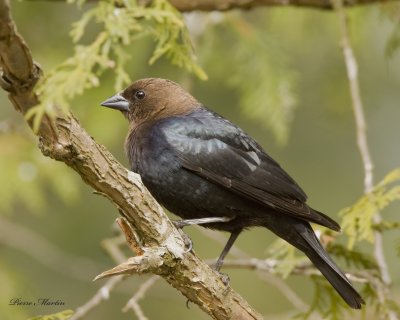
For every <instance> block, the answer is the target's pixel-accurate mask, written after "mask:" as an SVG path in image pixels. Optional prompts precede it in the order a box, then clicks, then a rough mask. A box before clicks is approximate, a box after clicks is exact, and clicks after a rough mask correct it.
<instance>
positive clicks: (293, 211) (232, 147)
mask: <svg viewBox="0 0 400 320" xmlns="http://www.w3.org/2000/svg"><path fill="white" fill-rule="evenodd" d="M161 127H162V130H163V133H164V135H165V139H166V140H167V142H168V144H169V145H170V147H171V148H172V149H173V150H174V151H175V152H176V154H177V155H178V157H179V158H180V160H181V163H182V166H183V167H184V168H185V169H187V170H189V171H191V172H193V173H195V174H197V175H199V176H201V177H203V178H205V179H207V180H209V181H211V182H213V183H216V184H218V185H220V186H223V187H224V188H226V189H229V190H231V191H232V192H234V193H236V194H238V195H240V196H242V197H244V198H247V199H250V200H252V201H255V202H257V203H259V204H261V205H264V206H266V207H268V208H273V209H274V210H276V211H279V212H282V213H285V214H289V215H291V216H294V217H297V218H299V219H302V220H306V221H311V222H315V223H318V224H321V225H323V226H326V227H328V228H331V229H333V230H339V229H340V227H339V225H338V224H337V223H336V222H335V221H334V220H332V219H331V218H329V217H328V216H326V215H324V214H322V213H320V212H318V211H315V210H313V209H311V208H310V207H309V206H308V205H307V204H306V203H305V201H306V200H307V197H306V194H305V193H304V191H303V190H302V189H301V188H300V187H299V186H298V185H297V184H296V182H295V181H294V180H293V179H292V178H291V177H290V176H289V175H288V174H287V173H286V172H285V171H284V170H283V169H282V168H281V167H280V165H279V164H278V163H277V162H275V161H274V160H273V159H272V158H271V157H270V156H268V155H267V154H266V153H265V152H264V150H263V149H262V148H261V146H260V145H258V144H257V143H256V142H255V141H254V140H253V139H252V138H250V137H249V136H248V135H247V134H246V133H245V132H243V131H242V130H241V129H240V128H238V127H237V126H235V125H233V124H232V123H231V122H229V121H228V120H226V119H223V118H221V117H219V116H218V115H216V114H214V113H211V112H202V113H201V114H197V115H196V117H193V116H192V117H190V116H186V117H176V118H174V120H173V121H165V123H164V125H162V126H161Z"/></svg>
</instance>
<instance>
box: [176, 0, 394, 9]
mask: <svg viewBox="0 0 400 320" xmlns="http://www.w3.org/2000/svg"><path fill="white" fill-rule="evenodd" d="M170 2H171V3H172V4H173V5H174V6H175V7H176V8H177V9H178V10H179V11H194V10H201V11H214V10H216V11H226V10H231V9H251V8H255V7H261V6H264V7H265V6H268V7H271V6H285V7H286V6H295V7H309V8H315V9H327V10H332V9H333V1H331V0H171V1H170ZM381 2H387V1H382V0H354V1H353V0H345V1H343V4H344V5H345V6H348V7H352V6H357V5H363V4H371V3H381Z"/></svg>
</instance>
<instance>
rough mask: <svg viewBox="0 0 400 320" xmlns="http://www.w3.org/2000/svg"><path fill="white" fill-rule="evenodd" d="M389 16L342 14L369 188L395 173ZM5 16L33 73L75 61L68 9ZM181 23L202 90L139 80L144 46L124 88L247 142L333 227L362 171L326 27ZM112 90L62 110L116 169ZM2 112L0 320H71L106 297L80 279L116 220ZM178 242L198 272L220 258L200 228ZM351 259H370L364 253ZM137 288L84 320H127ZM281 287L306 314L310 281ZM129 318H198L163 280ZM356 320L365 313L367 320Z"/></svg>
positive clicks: (387, 9)
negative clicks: (198, 260) (184, 99)
mask: <svg viewBox="0 0 400 320" xmlns="http://www.w3.org/2000/svg"><path fill="white" fill-rule="evenodd" d="M83 9H84V10H85V9H87V7H86V6H84V7H83ZM396 10H397V11H398V10H399V7H398V5H397V7H396V4H387V5H385V6H376V5H370V6H363V7H358V8H353V9H349V10H347V12H348V15H349V17H350V31H351V38H352V42H353V45H354V49H355V54H356V57H357V59H358V63H359V69H360V70H359V71H360V82H361V94H362V98H363V102H364V106H365V112H366V117H367V121H368V139H369V143H370V147H371V152H372V156H373V161H374V163H375V179H376V182H378V181H379V180H381V179H382V178H383V177H384V176H385V175H386V174H387V173H388V172H389V171H391V170H393V169H395V168H398V167H400V148H399V137H400V126H399V119H400V105H399V101H400V52H398V51H391V50H390V39H391V37H393V33H394V32H396V27H397V28H398V26H397V25H396V21H395V19H393V17H392V16H391V14H390V13H391V12H395V11H396ZM12 13H13V16H14V19H15V21H16V23H17V26H18V29H19V32H20V33H21V34H22V35H23V37H24V38H25V40H26V41H27V43H28V45H29V46H30V48H31V50H32V54H33V57H34V59H35V60H36V61H37V62H39V63H40V64H41V66H42V68H43V70H44V71H45V72H48V71H49V70H51V69H52V68H53V67H55V66H56V65H57V64H59V63H60V62H61V61H63V60H65V59H66V58H67V57H69V56H70V55H71V54H72V53H73V45H72V42H71V39H70V37H69V35H68V33H69V30H70V27H71V24H72V23H73V22H74V21H76V20H78V19H79V18H80V16H81V14H82V13H81V11H80V10H78V9H77V8H76V7H75V6H73V5H67V4H65V3H63V2H60V3H54V2H51V1H48V2H36V1H23V2H20V1H12ZM185 19H186V21H187V24H188V27H189V30H190V33H191V37H192V40H193V44H194V47H195V51H196V54H197V55H198V59H199V60H198V61H199V64H200V65H201V66H202V68H203V69H204V70H205V72H206V73H207V75H208V80H207V81H201V80H198V79H197V78H196V77H195V76H193V75H189V74H188V73H187V72H186V71H184V70H182V69H179V68H177V67H174V66H171V64H170V63H169V62H168V61H167V60H166V59H161V60H159V61H157V62H156V63H155V64H154V65H152V66H149V65H148V60H149V57H150V56H151V53H152V50H153V48H154V44H153V42H152V41H151V39H149V38H142V39H138V40H136V41H135V42H134V43H133V44H132V45H131V48H130V53H131V54H130V60H129V62H128V65H127V69H126V71H127V73H128V74H129V75H130V77H131V79H132V80H136V79H139V78H143V77H162V78H169V79H172V80H174V81H177V82H179V83H181V84H182V85H183V86H185V87H186V88H187V89H188V90H190V91H191V92H192V93H193V95H194V96H195V97H197V98H198V100H200V101H201V102H203V103H204V104H205V105H206V106H208V107H210V108H211V109H213V110H214V111H216V112H218V113H220V114H222V115H223V116H225V117H227V118H228V119H230V120H231V121H233V122H234V123H236V124H238V125H239V126H241V127H242V128H243V129H245V130H246V131H247V132H248V133H249V134H250V135H252V136H253V137H254V138H255V139H256V140H258V141H259V142H260V143H261V144H262V145H263V146H264V148H265V149H266V151H267V152H268V153H269V154H270V155H271V156H272V157H273V158H275V159H276V160H277V161H278V162H279V163H280V164H281V165H282V166H283V167H284V168H285V169H286V171H288V172H289V173H290V174H291V175H292V176H293V177H294V178H295V179H296V181H297V182H298V183H299V184H300V185H301V186H302V187H303V189H304V190H305V191H306V192H307V194H308V196H309V203H310V204H311V206H313V207H315V208H317V209H318V210H320V211H322V212H325V213H327V214H328V215H330V216H331V217H333V218H335V219H337V220H338V219H339V218H338V216H337V213H338V211H340V209H342V208H344V207H346V206H349V205H352V204H353V203H354V202H355V201H356V200H357V199H358V198H359V197H360V196H361V195H362V194H363V167H362V162H361V159H360V156H359V153H358V150H357V146H356V140H355V124H354V117H353V112H352V108H351V101H350V97H349V90H348V81H347V77H346V70H345V65H344V61H343V57H342V52H341V49H340V45H339V42H340V33H339V30H340V29H339V26H338V20H337V16H336V15H335V14H334V13H333V12H325V11H319V10H313V9H301V8H262V7H260V8H257V9H254V10H249V11H243V12H240V11H233V12H229V13H224V14H222V13H216V12H213V13H190V14H186V15H185ZM93 32H95V27H94V30H93ZM392 39H393V38H392ZM113 81H114V79H113V73H112V72H111V71H110V72H108V73H106V74H105V75H104V76H103V77H102V78H101V83H100V85H99V86H98V87H96V88H94V89H91V90H89V91H86V92H85V94H84V95H83V96H81V97H79V98H76V99H74V101H73V102H72V103H71V109H72V111H73V112H74V114H75V115H76V116H77V118H78V119H79V120H80V122H81V124H82V126H83V127H84V128H85V129H86V130H87V131H88V132H89V133H90V135H91V136H93V137H94V138H95V140H96V141H97V142H98V143H100V144H102V145H104V146H106V147H107V148H108V149H109V150H110V151H111V152H112V153H113V154H114V155H115V156H116V157H117V158H118V159H119V160H120V162H121V163H123V164H124V165H125V166H127V165H128V164H127V159H126V157H125V155H124V153H123V141H124V137H125V134H126V131H127V123H126V121H125V119H124V118H123V117H122V116H121V115H120V114H118V113H117V112H115V111H112V110H109V109H106V108H101V107H100V106H99V103H100V102H101V101H103V100H104V99H106V98H108V97H109V96H111V95H113V94H114V92H115V89H114V82H113ZM263 88H264V89H263ZM0 105H1V108H0V178H1V184H0V199H1V200H0V226H1V232H0V250H1V251H0V252H1V255H0V283H1V290H0V301H1V304H0V305H1V307H0V319H26V318H28V317H33V316H37V315H40V314H50V313H55V312H59V311H62V310H65V309H73V310H75V309H76V308H78V307H79V306H81V305H82V304H84V303H85V302H86V301H88V300H89V299H90V298H91V297H92V296H93V295H94V294H95V293H96V291H97V290H98V289H99V288H100V287H101V286H102V284H104V280H100V281H98V282H92V279H93V278H94V277H95V276H96V275H97V274H99V273H101V272H102V271H104V270H105V269H108V268H111V267H112V266H114V265H115V262H114V261H113V260H112V259H111V258H110V256H109V255H108V254H107V253H106V252H105V251H104V250H103V248H102V246H101V243H102V242H103V240H104V239H106V238H112V237H114V236H115V235H116V234H117V233H116V230H115V225H114V224H115V223H114V221H115V219H116V218H117V217H118V216H119V215H118V211H117V209H116V208H115V207H113V206H112V205H111V204H110V203H109V201H108V200H107V199H105V198H103V197H100V196H98V195H95V194H94V193H93V190H92V189H91V188H89V187H88V186H87V185H85V183H83V182H82V181H81V179H80V177H79V176H78V175H77V174H75V172H73V171H72V170H71V169H69V168H68V167H66V166H65V165H64V164H62V163H57V162H55V161H53V160H51V159H48V158H45V157H44V156H43V155H42V154H41V153H40V151H39V149H38V148H37V145H38V141H37V139H36V137H35V136H34V135H33V134H32V133H31V131H30V129H29V128H28V126H27V125H26V123H25V121H24V119H22V116H21V115H20V114H18V113H17V112H16V111H15V110H14V109H13V107H12V105H11V103H10V102H9V101H8V99H7V95H6V93H5V92H4V91H0ZM274 106H275V108H274ZM276 106H279V107H280V108H281V109H277V108H276ZM279 110H280V111H279ZM282 110H283V111H282ZM398 211H399V204H398V203H394V204H393V205H391V206H390V207H389V208H388V209H387V210H385V211H384V212H383V215H384V217H385V218H387V219H388V220H394V219H396V218H397V219H398ZM171 216H172V215H171ZM185 232H187V233H188V234H189V235H190V237H191V238H192V240H193V242H194V249H195V251H196V253H197V254H198V255H199V256H200V257H202V258H204V259H212V258H216V257H217V256H218V254H219V253H220V251H221V250H222V247H223V244H221V243H219V242H218V241H216V240H215V239H212V238H211V237H210V236H208V235H205V234H204V232H202V231H201V230H200V229H198V228H195V227H193V228H187V229H185ZM213 235H214V236H215V237H217V238H226V235H224V234H221V233H213ZM339 239H340V240H339V241H342V242H343V243H344V242H345V240H343V239H341V238H340V237H339ZM274 240H275V237H274V236H273V235H272V234H270V233H269V232H268V231H267V230H265V229H263V230H261V229H254V230H251V231H248V232H246V233H243V234H242V235H241V237H240V238H239V240H238V241H237V243H236V246H237V247H238V248H240V249H241V250H243V251H244V252H246V254H248V255H249V256H251V257H257V258H264V257H266V249H267V247H268V245H269V244H270V243H272V242H273V241H274ZM384 243H385V253H386V257H387V260H388V263H389V268H390V271H391V275H392V277H393V291H394V293H395V297H396V299H397V301H399V300H400V293H399V288H400V274H399V271H398V270H399V269H398V266H399V257H398V255H397V254H398V253H397V251H396V250H397V249H396V248H398V247H399V244H400V241H399V234H398V232H397V231H393V232H390V233H385V236H384ZM359 247H360V248H361V249H363V250H364V251H366V252H370V253H371V254H372V246H371V245H370V244H365V245H364V244H361V245H359ZM223 272H226V273H228V274H229V276H230V279H231V282H230V284H231V286H232V287H233V288H234V289H235V290H237V291H238V292H239V293H240V294H241V295H243V296H244V298H246V299H247V300H248V301H249V303H250V304H251V305H252V306H253V307H254V308H255V309H256V310H257V311H259V312H260V313H262V314H264V315H269V316H270V317H271V319H287V318H289V317H290V315H293V314H294V313H296V312H295V310H294V308H293V306H292V304H291V303H290V302H289V301H288V299H287V298H286V297H285V296H284V295H283V294H282V293H281V292H280V291H278V290H277V289H276V287H274V286H273V285H271V283H270V282H269V281H263V279H264V278H265V275H263V274H259V273H257V272H254V271H251V270H234V269H225V270H223ZM148 278H149V277H148V276H140V277H139V276H133V277H130V278H129V279H127V280H126V281H124V283H123V284H122V285H119V286H118V287H117V288H116V289H115V290H113V291H112V293H111V296H110V298H109V299H108V300H107V301H105V302H103V303H102V304H101V305H100V306H99V307H97V308H96V309H94V310H93V311H92V312H91V313H90V314H88V315H87V316H86V317H85V319H111V318H113V319H134V318H135V316H134V315H133V313H132V311H129V312H128V313H122V312H121V309H122V307H123V306H124V305H125V303H126V301H127V300H128V299H129V298H130V297H131V296H132V295H133V294H134V293H135V292H136V290H137V289H138V288H139V287H140V285H141V283H143V281H145V280H146V279H148ZM285 281H286V283H287V284H288V285H289V286H290V287H291V288H292V289H293V290H294V292H296V293H297V294H298V295H299V296H300V297H301V299H302V300H304V302H306V303H310V301H311V299H312V294H313V290H314V288H313V285H312V282H311V281H310V279H309V278H308V277H299V276H290V277H289V278H288V279H286V280H285ZM11 298H21V299H23V300H36V299H38V298H50V299H52V300H57V299H59V300H62V301H64V302H65V305H64V306H62V307H57V306H55V307H46V306H44V307H28V306H25V307H23V306H9V305H8V302H9V300H10V299H11ZM140 305H141V307H142V309H143V312H144V314H145V315H146V316H147V317H148V318H149V319H207V318H208V317H207V316H206V315H205V314H204V313H203V312H201V311H200V310H199V309H198V307H197V306H195V305H193V304H189V307H186V299H185V298H184V297H183V296H182V295H181V294H180V293H179V292H178V291H176V290H175V289H173V288H172V287H170V286H169V285H168V284H166V283H165V282H164V281H163V280H162V279H161V280H158V281H157V282H156V283H155V284H154V285H153V286H152V287H151V288H150V289H149V290H148V291H147V293H146V296H145V298H144V299H143V300H141V302H140ZM368 314H369V313H368V308H367V312H366V314H365V315H366V318H367V319H368ZM350 316H351V317H353V318H356V319H357V318H360V317H361V315H360V313H352V314H347V315H346V316H344V317H345V318H350ZM371 319H373V318H371Z"/></svg>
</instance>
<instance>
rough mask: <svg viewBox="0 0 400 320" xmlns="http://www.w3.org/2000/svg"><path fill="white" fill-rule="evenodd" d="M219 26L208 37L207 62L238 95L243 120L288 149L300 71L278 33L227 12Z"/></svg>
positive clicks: (203, 52) (208, 33)
mask: <svg viewBox="0 0 400 320" xmlns="http://www.w3.org/2000/svg"><path fill="white" fill-rule="evenodd" d="M221 22H224V23H221ZM218 24H219V25H218V26H213V25H212V24H211V26H212V27H213V28H212V27H211V26H210V27H209V30H208V32H207V33H206V36H203V38H204V41H203V42H201V46H202V47H204V48H201V53H202V56H203V58H204V59H205V60H206V61H207V64H208V65H209V67H210V68H213V71H214V73H215V71H217V72H218V74H219V76H220V78H221V79H222V81H223V82H225V83H226V84H227V85H229V86H230V87H231V88H233V89H234V90H236V91H237V92H238V95H239V97H240V98H239V99H240V100H239V105H240V111H241V113H242V114H243V116H245V117H248V118H249V119H251V120H253V121H255V122H256V123H258V124H260V125H261V126H263V127H266V128H268V129H269V130H270V131H271V132H272V134H273V136H274V137H275V140H276V142H277V143H278V144H279V145H281V146H282V145H285V144H286V143H287V141H288V139H289V132H290V124H291V122H292V120H293V117H294V110H295V106H296V95H295V87H296V73H295V71H293V70H292V69H290V68H289V66H288V64H287V61H286V54H285V53H284V52H283V51H282V49H281V48H280V46H279V44H278V41H277V39H275V38H274V37H273V35H270V34H268V33H267V32H262V31H261V30H260V29H258V28H255V27H254V25H253V24H252V23H251V22H250V21H249V20H248V19H246V18H245V17H244V15H242V14H241V13H238V12H235V13H229V14H225V15H224V16H223V18H222V20H221V21H220V22H219V23H218ZM221 39H224V41H223V42H222V41H221ZM227 42H228V43H229V50H227V48H226V46H227V45H226V43H227ZM216 57H217V59H218V65H217V66H216V65H215V59H216Z"/></svg>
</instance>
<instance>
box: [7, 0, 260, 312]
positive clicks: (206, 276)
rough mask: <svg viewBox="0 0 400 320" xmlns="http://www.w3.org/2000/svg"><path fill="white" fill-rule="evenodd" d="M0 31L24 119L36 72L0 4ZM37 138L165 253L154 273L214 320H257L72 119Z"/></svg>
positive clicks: (44, 128)
mask: <svg viewBox="0 0 400 320" xmlns="http://www.w3.org/2000/svg"><path fill="white" fill-rule="evenodd" d="M0 30H1V31H0V32H1V33H0V35H1V36H0V50H1V51H0V66H1V68H2V69H3V71H2V74H1V76H2V79H3V82H2V87H3V88H4V89H6V90H7V91H9V93H10V94H9V98H10V100H11V101H12V102H13V104H14V106H15V107H16V109H17V110H19V111H20V112H21V113H22V114H25V113H26V112H27V111H28V110H29V109H30V108H32V107H33V106H35V105H36V104H37V102H38V97H37V96H36V95H35V94H34V93H33V86H34V84H35V82H36V80H37V79H38V77H39V72H38V71H39V68H38V67H36V66H35V64H34V63H33V62H32V61H33V60H32V58H31V54H30V51H29V49H28V47H27V46H26V44H25V42H24V41H23V39H22V37H21V36H20V35H18V33H17V32H16V27H15V25H14V22H13V20H12V18H11V15H10V9H9V1H7V0H0ZM38 136H39V140H40V148H41V150H42V152H43V154H45V155H46V156H49V157H51V158H53V159H56V160H58V161H62V162H64V163H66V164H67V165H68V166H70V167H71V168H72V169H74V170H75V171H76V172H77V173H78V174H79V175H80V176H81V178H82V179H83V180H84V181H85V182H86V183H87V184H88V185H90V186H91V187H93V188H94V189H95V190H97V191H98V192H100V193H102V194H104V195H105V196H106V197H107V198H108V199H109V200H110V201H112V202H113V203H114V204H115V205H116V206H117V207H118V208H119V209H120V212H121V214H122V215H123V216H124V217H125V218H126V219H127V220H128V221H129V223H130V224H131V225H132V226H133V228H134V229H135V231H136V232H137V234H138V236H139V238H140V240H141V241H142V245H143V246H145V247H149V248H151V247H153V248H162V249H163V250H165V251H164V254H163V260H162V264H161V265H160V266H159V268H157V270H156V272H155V273H157V274H158V275H160V276H162V277H163V278H164V279H165V280H166V281H168V282H169V283H170V284H171V285H172V286H174V287H175V288H176V289H178V290H179V291H180V292H182V294H183V295H185V296H186V297H187V298H188V299H189V300H190V301H193V302H194V303H196V304H197V305H199V306H200V308H202V309H203V310H204V311H205V312H206V313H208V314H209V315H210V316H212V317H213V318H215V319H261V316H260V315H259V314H257V313H256V312H255V311H253V310H252V309H251V307H250V306H249V304H248V303H247V302H246V301H245V300H244V299H243V298H242V297H240V296H239V295H238V294H237V293H236V292H234V291H233V290H232V289H230V288H227V287H226V286H225V284H224V283H223V282H222V281H221V279H220V278H219V276H218V275H217V274H216V273H215V272H214V271H213V270H212V269H211V268H210V267H209V266H208V265H207V264H205V263H204V262H203V261H201V260H200V259H198V258H197V257H196V256H195V255H194V253H192V252H189V253H185V251H184V242H183V240H182V237H181V235H180V234H179V232H178V231H177V230H176V229H175V227H174V226H173V225H172V223H171V222H170V221H169V219H168V218H167V216H166V215H165V213H164V212H163V210H162V208H161V207H160V206H159V205H158V203H157V202H156V201H155V200H154V198H153V197H152V196H151V195H150V194H149V192H148V191H147V190H146V189H145V187H144V186H143V184H142V183H141V181H140V178H139V177H138V176H137V175H135V174H133V173H132V172H129V171H128V170H127V169H125V168H124V167H122V166H121V165H120V164H119V163H118V162H117V161H116V160H115V159H114V157H113V156H112V155H111V154H110V153H109V152H108V151H107V150H106V149H105V148H104V147H103V146H100V145H98V144H97V143H96V142H95V141H94V140H93V139H92V138H91V137H90V136H89V135H88V134H87V132H86V131H85V130H84V129H83V128H82V127H81V126H80V124H79V122H78V121H77V119H75V118H74V117H73V116H72V115H71V114H66V115H65V114H58V116H57V117H56V119H54V120H51V119H49V118H48V117H44V118H43V121H42V124H41V126H40V129H39V131H38Z"/></svg>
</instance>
